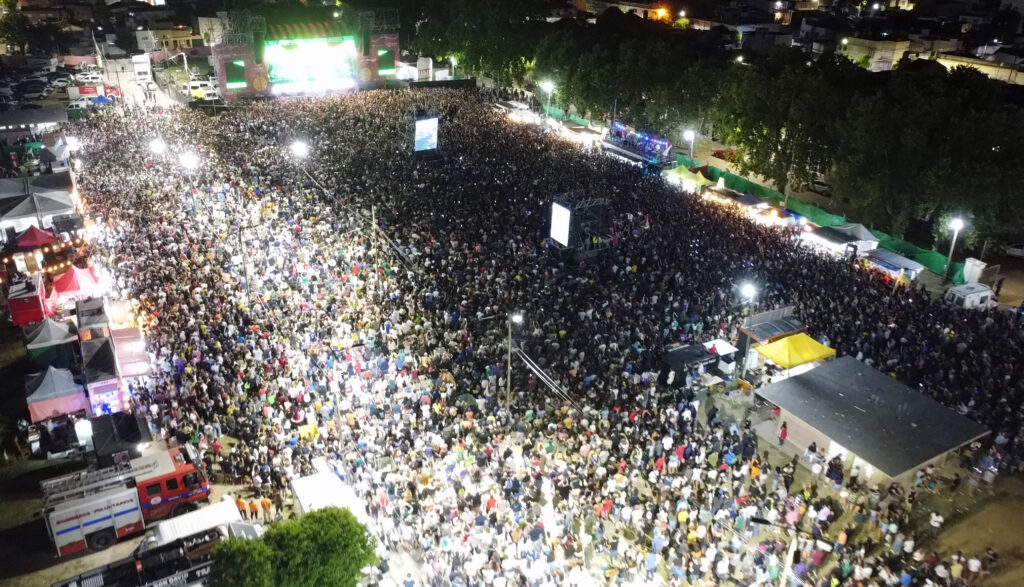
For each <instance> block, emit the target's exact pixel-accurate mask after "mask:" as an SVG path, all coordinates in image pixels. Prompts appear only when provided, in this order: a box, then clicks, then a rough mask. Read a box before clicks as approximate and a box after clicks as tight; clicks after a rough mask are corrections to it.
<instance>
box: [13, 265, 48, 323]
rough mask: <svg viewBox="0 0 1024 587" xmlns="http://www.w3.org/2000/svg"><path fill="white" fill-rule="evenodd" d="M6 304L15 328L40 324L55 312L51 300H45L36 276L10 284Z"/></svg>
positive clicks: (38, 277) (44, 292) (41, 282)
mask: <svg viewBox="0 0 1024 587" xmlns="http://www.w3.org/2000/svg"><path fill="white" fill-rule="evenodd" d="M7 304H8V307H9V308H10V311H11V321H12V322H14V325H15V326H24V325H25V324H31V323H33V322H41V321H42V320H43V319H44V318H46V317H47V316H53V312H54V310H55V307H54V303H53V300H51V299H47V297H46V290H45V288H44V287H43V281H42V278H41V277H40V276H38V275H35V276H33V277H30V278H29V279H28V280H27V281H23V282H19V283H15V284H11V286H10V289H9V290H8V292H7Z"/></svg>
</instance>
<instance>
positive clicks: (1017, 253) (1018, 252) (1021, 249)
mask: <svg viewBox="0 0 1024 587" xmlns="http://www.w3.org/2000/svg"><path fill="white" fill-rule="evenodd" d="M1005 253H1006V256H1007V257H1017V258H1019V259H1024V243H1017V244H1015V245H1010V246H1008V247H1006V251H1005Z"/></svg>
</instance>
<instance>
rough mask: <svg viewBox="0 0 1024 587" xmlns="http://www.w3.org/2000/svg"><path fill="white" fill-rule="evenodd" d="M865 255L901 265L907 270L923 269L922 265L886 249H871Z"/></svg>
mask: <svg viewBox="0 0 1024 587" xmlns="http://www.w3.org/2000/svg"><path fill="white" fill-rule="evenodd" d="M867 256H868V257H869V258H875V259H879V260H881V261H885V262H886V263H889V264H891V265H895V266H897V267H902V268H904V269H906V270H908V271H924V265H922V264H920V263H918V262H917V261H914V260H912V259H908V258H906V257H904V256H903V255H900V254H897V253H894V252H892V251H889V250H887V249H872V250H870V251H868V252H867Z"/></svg>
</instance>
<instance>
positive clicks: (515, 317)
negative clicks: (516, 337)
mask: <svg viewBox="0 0 1024 587" xmlns="http://www.w3.org/2000/svg"><path fill="white" fill-rule="evenodd" d="M522 323H523V315H522V313H520V312H513V313H512V314H510V315H509V317H508V370H507V372H506V373H505V405H506V406H510V405H511V401H512V324H522Z"/></svg>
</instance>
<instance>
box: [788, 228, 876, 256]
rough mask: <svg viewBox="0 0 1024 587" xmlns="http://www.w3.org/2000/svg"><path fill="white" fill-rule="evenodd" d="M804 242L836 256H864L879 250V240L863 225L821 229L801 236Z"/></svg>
mask: <svg viewBox="0 0 1024 587" xmlns="http://www.w3.org/2000/svg"><path fill="white" fill-rule="evenodd" d="M800 236H801V238H803V240H804V241H806V242H808V243H810V244H812V245H814V246H816V247H818V248H820V249H822V250H825V251H828V252H831V253H833V254H836V255H846V254H849V253H851V252H852V253H853V254H854V255H859V256H863V255H864V254H865V253H867V252H868V251H870V250H873V249H877V248H878V238H877V237H876V236H875V235H873V234H871V231H870V230H868V229H867V228H866V227H865V226H864V225H863V224H840V225H838V226H828V227H821V228H817V229H815V230H812V231H810V232H804V233H802V234H801V235H800Z"/></svg>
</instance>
